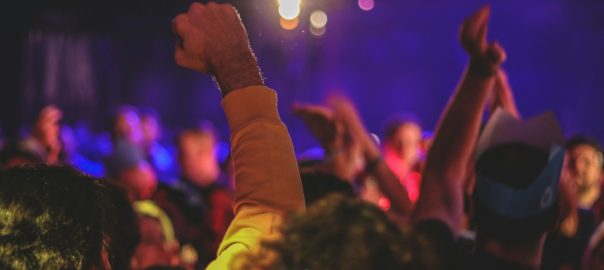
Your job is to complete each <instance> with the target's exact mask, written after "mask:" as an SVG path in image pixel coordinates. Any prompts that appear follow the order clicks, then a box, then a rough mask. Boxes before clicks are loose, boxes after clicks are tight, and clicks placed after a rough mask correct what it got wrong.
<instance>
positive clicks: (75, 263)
mask: <svg viewBox="0 0 604 270" xmlns="http://www.w3.org/2000/svg"><path fill="white" fill-rule="evenodd" d="M116 196H117V195H116V193H115V190H112V189H111V188H110V187H108V186H106V185H105V183H104V182H103V181H101V180H98V179H95V178H92V177H90V176H88V175H85V174H83V173H81V172H79V171H77V170H75V169H73V168H69V167H61V166H48V165H36V166H25V167H16V168H13V169H10V170H7V171H4V172H1V173H0V269H90V268H91V267H92V266H97V267H99V268H103V261H102V257H101V254H102V251H103V250H105V251H107V254H108V257H109V259H110V261H115V260H116V259H117V257H118V255H117V254H119V253H122V252H123V251H120V250H118V249H115V248H114V247H115V245H112V244H117V243H118V242H114V243H112V241H111V240H112V238H113V236H115V235H116V232H117V231H118V228H119V227H120V226H119V225H118V224H119V222H120V220H122V219H121V218H117V217H116V215H115V210H116V207H117V205H118V204H116V203H115V198H116ZM126 253H128V252H126ZM117 265H119V264H116V266H117ZM122 267H128V266H117V267H115V268H116V269H117V268H122Z"/></svg>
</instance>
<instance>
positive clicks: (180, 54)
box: [172, 3, 263, 94]
mask: <svg viewBox="0 0 604 270" xmlns="http://www.w3.org/2000/svg"><path fill="white" fill-rule="evenodd" d="M172 29H173V31H174V32H175V33H176V34H177V35H178V36H179V38H180V41H179V44H178V45H177V46H176V49H175V52H174V59H175V61H176V63H177V64H178V65H180V66H182V67H186V68H190V69H193V70H196V71H199V72H204V73H206V72H209V73H212V75H214V76H216V79H217V81H218V84H219V85H220V87H221V89H222V91H223V94H226V93H225V92H227V93H228V91H230V90H233V88H242V87H245V86H250V85H257V84H263V82H262V77H261V76H260V72H259V69H258V66H257V64H256V59H255V57H254V55H253V53H252V50H251V48H250V46H249V40H248V37H247V32H246V31H245V28H244V27H243V24H242V23H241V19H240V18H239V14H238V13H237V10H235V8H234V7H233V6H231V5H229V4H216V3H208V4H206V5H203V4H200V3H193V4H191V7H190V8H189V10H188V11H187V12H186V13H182V14H179V15H178V16H176V17H175V18H174V20H173V21H172Z"/></svg>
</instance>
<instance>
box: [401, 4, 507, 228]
mask: <svg viewBox="0 0 604 270" xmlns="http://www.w3.org/2000/svg"><path fill="white" fill-rule="evenodd" d="M489 13H490V10H489V7H484V8H482V9H480V10H479V11H478V12H476V13H475V14H473V15H472V16H471V17H470V18H468V19H467V20H466V21H465V22H464V23H463V25H462V27H461V35H460V41H461V44H462V46H463V47H464V49H465V50H466V51H467V53H468V55H469V58H470V59H469V64H468V66H467V68H466V70H465V73H464V75H463V77H462V80H461V83H460V84H459V86H458V87H457V90H456V91H455V93H454V95H453V97H452V99H451V100H450V102H449V104H448V105H447V107H446V109H445V111H444V112H443V114H442V116H441V119H440V122H439V125H438V128H437V131H436V136H435V138H434V143H433V145H432V147H431V149H430V151H429V153H428V158H427V161H426V167H425V169H424V174H423V181H422V186H421V193H420V197H419V200H418V202H417V205H416V208H415V210H414V213H413V217H412V219H413V220H414V221H415V222H418V221H422V220H427V219H437V220H441V221H443V222H445V223H446V224H447V225H448V226H449V228H451V230H452V231H453V233H454V234H457V232H458V231H459V228H460V226H461V222H462V217H463V183H464V179H465V176H466V167H467V164H468V162H469V161H470V160H471V156H472V153H473V149H474V144H475V141H476V140H477V137H478V132H479V129H480V124H481V118H482V112H483V108H484V106H485V103H486V101H487V98H488V96H489V91H490V90H491V88H492V86H493V82H494V80H495V74H496V73H497V70H498V69H499V65H500V64H501V62H503V60H504V58H505V53H504V51H503V49H502V48H501V47H499V45H498V44H497V43H491V44H488V43H487V41H486V34H487V22H488V18H489Z"/></svg>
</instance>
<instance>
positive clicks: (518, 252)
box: [479, 234, 545, 269]
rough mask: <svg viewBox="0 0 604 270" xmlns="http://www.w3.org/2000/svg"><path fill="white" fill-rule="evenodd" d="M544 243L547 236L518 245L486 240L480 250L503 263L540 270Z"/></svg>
mask: <svg viewBox="0 0 604 270" xmlns="http://www.w3.org/2000/svg"><path fill="white" fill-rule="evenodd" d="M544 242H545V234H544V235H542V236H540V237H538V238H536V239H533V240H529V239H527V241H525V242H523V243H518V244H502V243H500V242H498V241H495V240H486V239H485V240H483V243H482V244H481V246H480V247H479V248H481V249H482V250H484V251H486V252H487V253H489V254H491V255H493V256H495V257H497V258H499V259H501V260H503V261H506V262H510V263H513V264H517V265H522V266H525V267H530V268H533V269H539V266H540V265H541V256H542V253H543V244H544Z"/></svg>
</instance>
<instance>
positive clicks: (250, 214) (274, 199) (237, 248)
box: [207, 86, 305, 270]
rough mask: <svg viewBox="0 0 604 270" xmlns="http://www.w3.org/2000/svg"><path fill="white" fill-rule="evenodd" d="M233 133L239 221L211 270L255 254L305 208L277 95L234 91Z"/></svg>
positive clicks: (229, 108) (228, 106)
mask: <svg viewBox="0 0 604 270" xmlns="http://www.w3.org/2000/svg"><path fill="white" fill-rule="evenodd" d="M222 107H223V109H224V111H225V114H226V117H227V120H228V123H229V127H230V129H231V153H232V156H233V162H234V166H235V183H236V184H235V186H236V187H235V204H234V209H233V210H234V211H235V218H234V220H233V222H231V224H230V226H229V229H228V230H227V232H226V234H225V236H224V239H223V240H222V242H221V243H220V247H219V249H218V256H217V258H216V260H214V261H213V262H212V263H210V265H208V267H207V269H212V270H213V269H229V265H230V263H231V262H232V259H233V258H234V256H235V255H236V254H238V253H240V252H245V251H249V250H253V249H254V248H256V247H257V245H258V240H259V239H260V238H261V237H263V236H266V235H268V234H270V233H271V232H273V231H275V229H276V228H277V226H279V224H280V222H281V219H282V216H283V214H284V213H286V212H292V211H298V210H303V209H304V207H305V206H304V196H303V193H302V184H301V182H300V173H299V172H298V165H297V163H296V158H295V154H294V148H293V146H292V143H291V139H290V137H289V133H288V131H287V128H286V127H285V125H284V124H283V123H282V122H281V119H280V118H279V113H278V111H277V95H276V93H275V92H274V91H273V90H270V89H268V88H266V87H264V86H251V87H246V88H243V89H240V90H236V91H233V92H231V93H230V94H228V95H227V96H226V97H225V98H224V99H223V100H222Z"/></svg>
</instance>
